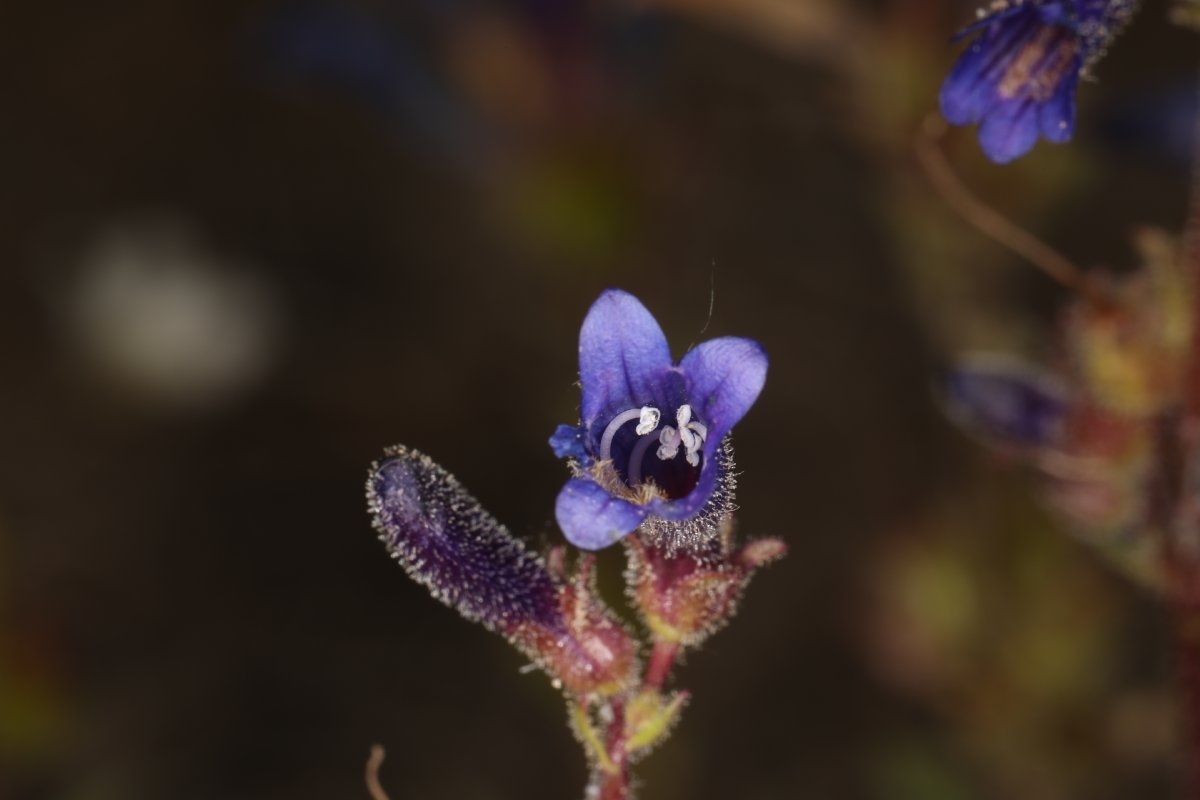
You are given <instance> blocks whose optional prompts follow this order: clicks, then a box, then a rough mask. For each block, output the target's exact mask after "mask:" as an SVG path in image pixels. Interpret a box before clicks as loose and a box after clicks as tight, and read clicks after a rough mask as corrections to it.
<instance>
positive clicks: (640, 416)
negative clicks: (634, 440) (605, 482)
mask: <svg viewBox="0 0 1200 800" xmlns="http://www.w3.org/2000/svg"><path fill="white" fill-rule="evenodd" d="M660 416H661V415H660V414H659V411H658V409H657V408H653V407H652V406H642V407H641V408H631V409H629V410H628V411H622V412H621V413H620V414H617V415H616V416H615V417H613V418H612V420H611V421H610V422H609V423H608V427H607V428H605V429H604V435H603V436H601V437H600V460H601V461H609V460H611V459H612V443H613V438H614V437H615V436H616V435H617V431H619V430H620V429H621V426H622V425H624V424H625V423H627V422H630V421H631V420H635V419H636V420H638V426H637V432H638V433H639V434H643V433H649V432H650V431H652V430H654V429H655V428H656V427H658V420H659V417H660ZM651 423H653V424H651ZM647 425H650V427H649V428H646V426H647ZM643 428H646V430H645V431H643V430H642V429H643Z"/></svg>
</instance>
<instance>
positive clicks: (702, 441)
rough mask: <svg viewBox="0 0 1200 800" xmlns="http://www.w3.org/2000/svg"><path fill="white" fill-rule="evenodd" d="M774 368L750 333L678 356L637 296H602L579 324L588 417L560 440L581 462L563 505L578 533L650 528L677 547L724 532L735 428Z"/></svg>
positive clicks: (566, 522)
mask: <svg viewBox="0 0 1200 800" xmlns="http://www.w3.org/2000/svg"><path fill="white" fill-rule="evenodd" d="M766 376H767V356H766V353H764V352H763V349H762V347H760V346H759V344H758V343H757V342H754V341H752V340H750V339H740V338H734V337H722V338H718V339H711V340H709V341H707V342H703V343H701V344H700V345H698V346H696V347H695V348H693V349H692V350H690V351H688V352H687V354H685V355H684V356H683V358H682V359H680V361H679V362H678V363H675V362H674V361H672V359H671V351H670V348H669V347H668V345H667V340H666V337H665V336H664V335H663V332H662V329H661V328H660V327H659V325H658V322H657V321H655V319H654V317H653V316H651V315H650V312H649V311H647V310H646V308H645V306H643V305H642V304H641V303H640V302H639V301H638V300H637V298H635V297H634V296H633V295H630V294H627V293H626V292H622V291H618V290H608V291H606V292H604V293H603V294H602V295H600V298H599V299H598V300H597V301H596V302H595V303H594V304H593V305H592V307H591V310H589V311H588V315H587V318H586V319H585V320H584V322H583V328H582V329H581V330H580V333H579V377H580V384H581V385H582V389H583V397H582V403H581V412H580V416H581V418H582V419H581V422H580V424H579V425H576V426H570V425H560V426H559V427H558V430H557V431H555V433H554V436H552V437H551V439H550V446H551V447H552V448H553V449H554V452H555V455H557V456H558V457H559V458H570V459H572V466H573V469H574V471H575V476H574V477H573V478H571V479H570V480H569V481H567V484H566V485H565V486H564V487H563V489H562V491H561V492H560V493H559V495H558V501H557V505H556V508H555V515H556V517H557V519H558V524H559V526H560V527H561V528H562V530H563V533H564V534H565V535H566V537H567V539H568V540H570V542H571V543H572V544H574V545H576V546H578V547H582V548H584V549H587V550H597V549H600V548H602V547H607V546H608V545H610V544H612V543H614V542H616V541H618V540H619V539H621V538H622V537H624V536H625V535H627V534H628V533H630V532H631V531H633V530H634V529H636V528H637V527H638V526H639V525H641V526H643V529H644V530H645V531H646V532H647V533H648V534H649V535H650V536H651V538H652V539H654V540H656V541H658V542H660V543H663V544H664V546H666V547H667V548H668V549H676V548H679V547H683V548H694V547H697V546H700V545H702V543H703V542H704V541H706V540H707V539H709V538H711V536H713V535H715V533H714V531H715V529H716V527H717V525H718V523H719V522H720V521H721V520H722V519H723V518H724V517H725V516H727V515H728V514H729V512H730V510H731V507H732V506H731V503H732V493H733V483H734V482H733V476H732V474H731V469H732V451H731V449H730V447H729V445H728V443H727V442H726V435H727V434H728V433H729V431H730V429H731V428H732V427H733V426H734V425H735V424H737V422H738V420H740V419H741V418H742V416H743V415H745V413H746V412H747V411H749V410H750V406H752V405H753V404H754V401H755V400H756V399H757V398H758V395H759V392H761V391H762V387H763V383H764V382H765V380H766Z"/></svg>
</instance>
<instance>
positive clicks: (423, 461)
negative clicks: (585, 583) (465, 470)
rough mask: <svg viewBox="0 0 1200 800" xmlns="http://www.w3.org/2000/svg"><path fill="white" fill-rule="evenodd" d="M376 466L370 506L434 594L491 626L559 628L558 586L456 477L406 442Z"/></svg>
mask: <svg viewBox="0 0 1200 800" xmlns="http://www.w3.org/2000/svg"><path fill="white" fill-rule="evenodd" d="M387 456H388V457H387V458H384V459H383V460H382V461H380V462H377V463H376V464H373V465H372V466H371V473H370V478H369V479H368V481H367V506H368V509H369V510H370V512H371V514H372V515H374V525H375V529H376V530H378V531H379V538H380V540H381V541H382V542H383V543H384V544H385V545H387V548H388V550H390V551H391V553H392V557H393V558H396V559H397V560H399V561H400V563H401V564H402V565H403V566H404V569H405V570H407V572H408V574H409V575H410V576H411V577H412V578H413V580H415V581H417V582H418V583H422V584H424V585H425V586H428V587H429V590H430V591H431V592H432V593H433V596H434V597H436V598H437V599H438V600H440V601H442V602H443V603H445V604H446V605H448V606H450V607H451V608H454V609H456V610H458V612H459V613H461V614H462V615H463V616H464V617H466V618H467V619H470V620H475V621H478V622H480V623H482V624H483V625H485V626H486V627H488V628H489V629H491V630H495V631H499V632H502V633H505V632H508V631H509V630H511V629H512V628H513V627H515V626H516V625H519V624H521V623H525V622H532V623H536V624H540V625H544V626H547V627H555V626H557V625H561V620H560V616H561V615H560V613H559V610H558V605H559V603H558V594H559V586H558V584H557V582H556V581H555V580H554V579H553V578H552V577H551V576H550V573H549V572H548V571H547V570H546V568H545V566H544V565H543V564H542V561H541V559H539V558H537V557H536V556H534V555H532V554H531V553H529V552H528V551H527V550H526V549H525V548H524V546H523V545H522V544H521V543H520V542H519V541H518V540H516V539H515V538H513V536H512V535H511V534H510V533H509V532H508V530H506V529H505V527H504V526H503V525H501V524H500V523H499V522H497V521H496V520H495V519H494V518H492V516H491V515H490V514H488V513H487V512H486V511H484V510H483V508H481V507H480V505H479V503H478V502H477V501H476V500H475V498H473V497H471V496H470V495H469V494H468V493H467V492H466V490H465V489H463V487H462V486H461V485H460V484H459V482H458V481H457V480H456V479H455V478H454V476H453V475H451V474H449V473H448V472H446V471H445V470H443V469H442V468H441V467H439V466H438V465H437V464H435V463H434V462H433V461H432V460H431V459H430V458H429V457H428V456H426V455H423V454H421V453H418V452H416V451H414V450H409V449H407V448H405V447H394V448H390V449H389V450H388V451H387Z"/></svg>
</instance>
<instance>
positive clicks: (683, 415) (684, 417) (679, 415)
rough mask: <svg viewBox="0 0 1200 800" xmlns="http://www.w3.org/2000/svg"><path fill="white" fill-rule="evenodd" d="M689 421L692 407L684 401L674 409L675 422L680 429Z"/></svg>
mask: <svg viewBox="0 0 1200 800" xmlns="http://www.w3.org/2000/svg"><path fill="white" fill-rule="evenodd" d="M691 421H692V407H691V406H689V405H688V404H687V403H684V404H683V405H681V406H680V407H679V408H678V410H676V411H675V424H677V425H678V426H679V427H680V429H683V428H686V427H687V424H688V423H689V422H691Z"/></svg>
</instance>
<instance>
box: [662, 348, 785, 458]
mask: <svg viewBox="0 0 1200 800" xmlns="http://www.w3.org/2000/svg"><path fill="white" fill-rule="evenodd" d="M679 371H680V372H681V373H683V376H684V380H685V381H686V384H687V397H688V401H689V402H690V403H691V404H692V411H693V413H694V414H696V415H698V416H699V417H700V419H701V420H702V421H703V422H704V424H705V425H707V426H708V438H707V439H706V441H705V445H706V447H705V451H706V453H707V452H711V451H712V450H714V449H715V448H716V447H717V446H718V445H719V444H720V442H721V439H723V438H724V437H725V434H726V433H728V432H729V430H730V428H732V427H733V426H734V425H736V424H737V423H738V420H740V419H741V418H742V417H743V416H745V415H746V412H747V411H749V410H750V407H751V406H752V405H754V401H755V400H757V399H758V395H759V393H761V392H762V388H763V384H764V383H766V380H767V354H766V352H765V351H764V350H763V349H762V346H761V345H760V344H759V343H758V342H756V341H754V340H753V339H741V338H737V337H733V336H724V337H721V338H719V339H710V340H709V341H707V342H703V343H701V344H699V345H697V346H696V347H694V348H692V349H691V350H689V351H688V353H687V355H685V356H684V357H683V359H682V360H681V361H680V362H679Z"/></svg>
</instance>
